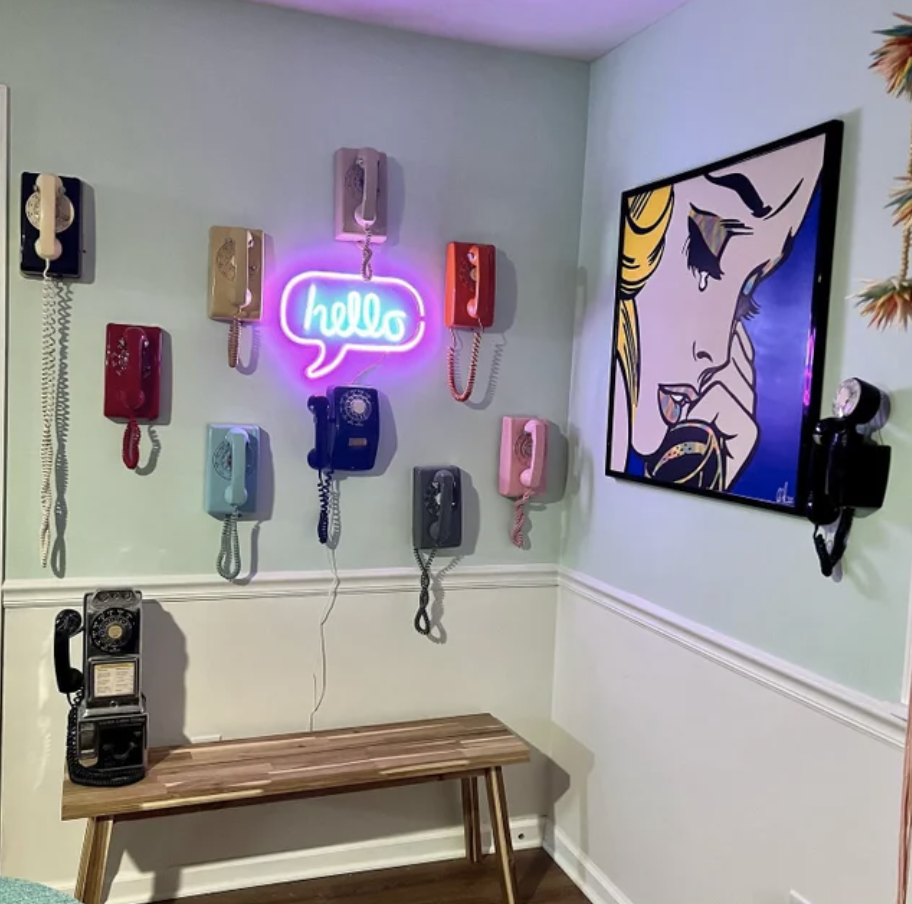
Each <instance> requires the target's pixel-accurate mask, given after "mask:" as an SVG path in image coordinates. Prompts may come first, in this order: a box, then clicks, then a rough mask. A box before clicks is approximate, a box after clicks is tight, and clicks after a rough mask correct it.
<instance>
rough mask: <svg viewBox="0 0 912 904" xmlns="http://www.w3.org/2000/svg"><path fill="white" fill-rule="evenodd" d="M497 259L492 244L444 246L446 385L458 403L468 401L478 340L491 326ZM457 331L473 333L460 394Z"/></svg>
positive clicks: (455, 243)
mask: <svg viewBox="0 0 912 904" xmlns="http://www.w3.org/2000/svg"><path fill="white" fill-rule="evenodd" d="M496 258H497V250H496V249H495V247H494V246H493V245H480V244H477V243H476V244H473V243H467V242H450V244H449V245H448V246H447V269H446V291H445V295H444V321H445V323H446V325H447V326H448V327H449V328H450V333H451V334H452V338H453V341H452V344H451V345H450V348H449V349H448V351H447V382H448V383H449V387H450V394H451V395H452V396H453V398H454V399H456V401H457V402H467V401H468V400H469V398H470V397H471V395H472V391H473V389H474V388H475V377H476V374H477V371H478V356H479V354H480V352H481V337H482V334H483V333H484V331H485V330H486V329H487V328H488V327H491V326H493V324H494V294H495V285H496V273H495V260H496ZM456 329H469V330H474V331H475V335H474V337H473V340H472V351H471V355H470V358H469V372H468V374H467V377H466V388H465V389H464V390H463V391H462V392H460V391H459V390H458V389H457V387H456V333H455V332H454V331H455V330H456Z"/></svg>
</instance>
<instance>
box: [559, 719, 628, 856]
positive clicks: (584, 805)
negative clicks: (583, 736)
mask: <svg viewBox="0 0 912 904" xmlns="http://www.w3.org/2000/svg"><path fill="white" fill-rule="evenodd" d="M594 766H595V755H594V754H593V753H592V751H591V750H589V748H588V747H585V746H584V745H583V744H581V743H580V742H579V741H578V740H577V739H576V738H574V737H573V735H571V734H568V733H567V732H566V731H564V729H562V728H561V727H560V726H558V725H552V727H551V759H550V760H549V761H548V797H549V800H550V801H551V809H550V810H549V812H548V816H549V818H550V821H551V824H550V826H549V827H548V831H553V826H554V824H555V823H556V822H557V816H558V812H557V811H558V809H560V810H561V814H560V816H561V819H560V822H561V825H562V826H564V827H565V830H566V831H568V834H569V835H570V836H571V838H572V839H573V840H574V841H575V842H576V843H577V844H578V845H579V849H580V850H581V851H582V852H583V854H585V855H588V854H589V776H590V775H591V773H592V770H593V768H594ZM611 803H612V802H611V801H608V800H604V801H600V805H601V806H602V808H603V809H606V810H607V809H610V808H611ZM568 811H569V812H568ZM574 823H575V824H576V825H578V826H579V828H578V831H577V832H575V833H574V832H573V831H572V829H570V828H569V827H570V826H572V825H573V824H574ZM548 841H549V842H550V843H551V845H552V850H553V849H554V839H553V838H549V839H548Z"/></svg>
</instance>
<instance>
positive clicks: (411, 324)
mask: <svg viewBox="0 0 912 904" xmlns="http://www.w3.org/2000/svg"><path fill="white" fill-rule="evenodd" d="M279 318H280V322H281V325H282V332H283V333H284V334H285V336H286V337H287V338H288V339H290V340H291V341H292V342H294V343H297V344H298V345H310V346H313V347H314V348H316V349H317V357H316V358H315V359H314V360H313V361H311V363H310V364H308V366H307V368H306V369H305V371H304V373H305V375H306V376H307V377H308V378H310V379H311V380H318V379H320V378H321V377H325V376H326V375H327V374H329V373H332V371H334V370H335V369H336V368H337V367H338V366H339V365H340V364H341V363H342V361H343V359H344V358H345V356H346V355H347V354H349V352H374V353H387V352H407V351H410V350H411V349H413V348H415V346H416V345H418V343H419V342H421V340H422V339H423V338H424V330H425V322H424V302H423V301H422V300H421V296H420V295H419V294H418V291H417V290H416V289H415V288H414V287H413V286H411V285H410V284H409V283H407V282H406V281H405V280H404V279H397V278H396V277H393V276H375V277H374V278H373V279H372V280H371V281H370V282H365V281H364V279H363V278H362V277H361V274H360V273H331V272H328V271H324V270H309V271H308V272H307V273H300V274H299V275H298V276H295V277H293V278H292V279H290V280H289V281H288V284H287V285H286V286H285V288H284V290H283V291H282V301H281V304H280V307H279Z"/></svg>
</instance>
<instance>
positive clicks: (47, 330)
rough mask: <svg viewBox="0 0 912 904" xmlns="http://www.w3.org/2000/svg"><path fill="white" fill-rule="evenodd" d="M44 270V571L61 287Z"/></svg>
mask: <svg viewBox="0 0 912 904" xmlns="http://www.w3.org/2000/svg"><path fill="white" fill-rule="evenodd" d="M50 267H51V262H50V261H48V262H47V263H46V264H45V267H44V279H43V281H42V283H41V532H40V535H39V548H40V551H41V567H42V568H47V564H48V556H49V554H50V550H51V508H52V505H53V499H52V490H51V480H52V477H53V473H54V421H55V417H56V413H57V369H58V362H57V306H58V304H59V302H60V298H61V290H62V286H61V284H60V282H59V281H58V280H57V279H55V278H54V277H52V276H51V275H50Z"/></svg>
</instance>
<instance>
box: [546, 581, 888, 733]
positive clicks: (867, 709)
mask: <svg viewBox="0 0 912 904" xmlns="http://www.w3.org/2000/svg"><path fill="white" fill-rule="evenodd" d="M568 591H569V592H571V593H573V594H575V595H576V596H579V597H581V598H583V599H585V600H588V601H590V602H592V603H595V604H596V605H598V606H601V607H602V608H604V609H608V610H609V611H611V612H614V613H615V614H616V615H620V616H621V617H623V618H626V619H627V620H628V621H632V622H634V623H635V624H637V625H640V626H641V627H643V628H647V629H648V630H650V631H653V632H654V633H656V634H659V635H661V636H662V637H665V638H666V639H668V640H671V641H674V643H677V644H680V645H681V646H682V647H686V648H687V649H688V650H691V651H692V652H694V653H698V654H699V655H700V656H704V657H705V658H707V659H709V660H711V661H713V662H715V663H716V664H717V665H721V666H724V667H725V668H727V669H730V670H731V671H733V672H736V673H737V674H739V675H742V676H743V677H745V678H749V679H750V680H751V681H756V682H757V683H758V684H760V685H762V686H763V687H765V688H768V689H769V690H773V691H776V692H777V693H779V694H783V695H784V696H786V697H788V698H789V699H791V700H794V701H795V702H797V703H801V704H803V705H804V706H807V707H809V708H811V709H813V710H815V711H817V712H819V713H822V714H823V715H826V716H829V717H830V718H832V719H835V720H836V721H838V722H841V723H842V724H843V725H847V726H848V727H850V728H854V729H856V730H858V731H861V732H863V733H864V734H867V735H870V736H871V737H874V738H877V739H878V740H880V741H883V742H885V743H887V744H889V745H890V746H892V747H899V748H902V747H903V745H904V740H905V721H904V720H903V719H902V718H900V716H899V715H898V709H897V706H896V704H895V703H891V702H887V701H883V700H876V699H874V698H873V697H868V696H867V695H865V694H862V693H859V692H858V691H854V690H851V689H850V688H847V687H844V686H842V685H841V684H837V683H836V682H835V681H830V680H828V679H826V678H822V677H821V676H820V675H817V674H815V673H814V672H811V671H808V670H807V669H802V668H799V667H798V666H795V665H792V664H791V663H789V662H786V661H785V660H782V659H779V658H777V657H776V656H772V655H770V654H769V653H765V652H763V651H762V650H758V649H756V648H755V647H751V646H749V645H748V644H745V643H741V642H740V641H738V640H734V639H733V638H731V637H727V636H726V635H724V634H721V633H719V632H718V631H713V630H712V629H711V628H707V627H704V626H703V625H700V624H698V623H697V622H693V621H691V620H690V619H687V618H683V617H682V616H680V615H677V614H676V613H674V612H670V611H669V610H667V609H663V608H662V607H661V606H656V605H655V604H654V603H650V602H648V601H647V600H644V599H641V598H640V597H638V596H634V595H633V594H632V593H627V592H626V591H624V590H619V589H618V588H616V587H611V586H610V585H608V584H604V583H602V582H601V581H597V580H595V579H594V578H591V577H589V576H588V575H583V574H579V573H578V572H574V571H571V570H569V569H563V571H562V576H561V594H562V595H563V593H564V592H568Z"/></svg>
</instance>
